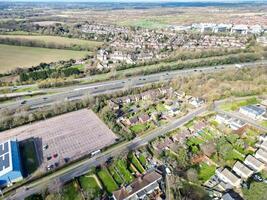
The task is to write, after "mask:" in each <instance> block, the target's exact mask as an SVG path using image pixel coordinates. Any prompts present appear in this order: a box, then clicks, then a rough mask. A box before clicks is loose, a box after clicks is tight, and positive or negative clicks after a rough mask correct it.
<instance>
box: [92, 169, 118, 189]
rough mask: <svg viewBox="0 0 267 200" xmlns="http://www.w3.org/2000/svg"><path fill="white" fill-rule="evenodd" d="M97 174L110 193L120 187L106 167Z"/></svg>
mask: <svg viewBox="0 0 267 200" xmlns="http://www.w3.org/2000/svg"><path fill="white" fill-rule="evenodd" d="M97 175H98V177H99V178H100V179H101V181H102V183H103V185H104V186H105V189H106V190H107V191H108V192H109V193H111V192H113V191H115V190H117V189H118V185H117V184H116V182H115V181H114V179H113V178H112V176H111V175H110V173H109V172H108V170H107V169H106V168H104V169H101V170H100V171H99V172H98V173H97Z"/></svg>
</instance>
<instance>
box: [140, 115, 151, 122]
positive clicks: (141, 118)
mask: <svg viewBox="0 0 267 200" xmlns="http://www.w3.org/2000/svg"><path fill="white" fill-rule="evenodd" d="M138 118H139V121H140V122H141V123H146V122H148V121H149V120H150V116H149V115H148V114H147V113H144V114H142V115H140V116H139V117H138Z"/></svg>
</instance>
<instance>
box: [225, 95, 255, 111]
mask: <svg viewBox="0 0 267 200" xmlns="http://www.w3.org/2000/svg"><path fill="white" fill-rule="evenodd" d="M259 102H260V101H259V100H258V99H257V98H256V97H252V98H249V99H246V100H242V101H233V102H227V103H224V104H222V105H221V106H220V108H221V109H222V110H224V111H234V110H237V109H239V108H240V107H242V106H247V105H251V104H257V103H259Z"/></svg>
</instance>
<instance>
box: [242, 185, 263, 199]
mask: <svg viewBox="0 0 267 200" xmlns="http://www.w3.org/2000/svg"><path fill="white" fill-rule="evenodd" d="M266 190H267V184H266V183H257V182H253V183H251V184H250V188H249V189H243V190H242V191H243V194H244V199H245V200H259V199H261V200H266V199H267V198H266Z"/></svg>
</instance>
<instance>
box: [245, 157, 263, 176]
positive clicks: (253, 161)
mask: <svg viewBox="0 0 267 200" xmlns="http://www.w3.org/2000/svg"><path fill="white" fill-rule="evenodd" d="M244 163H245V164H246V165H247V166H249V167H250V168H251V169H253V170H254V171H256V172H259V171H261V170H263V169H264V163H262V162H261V161H259V160H258V159H257V158H255V157H254V156H252V155H248V156H247V157H246V159H245V160H244Z"/></svg>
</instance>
